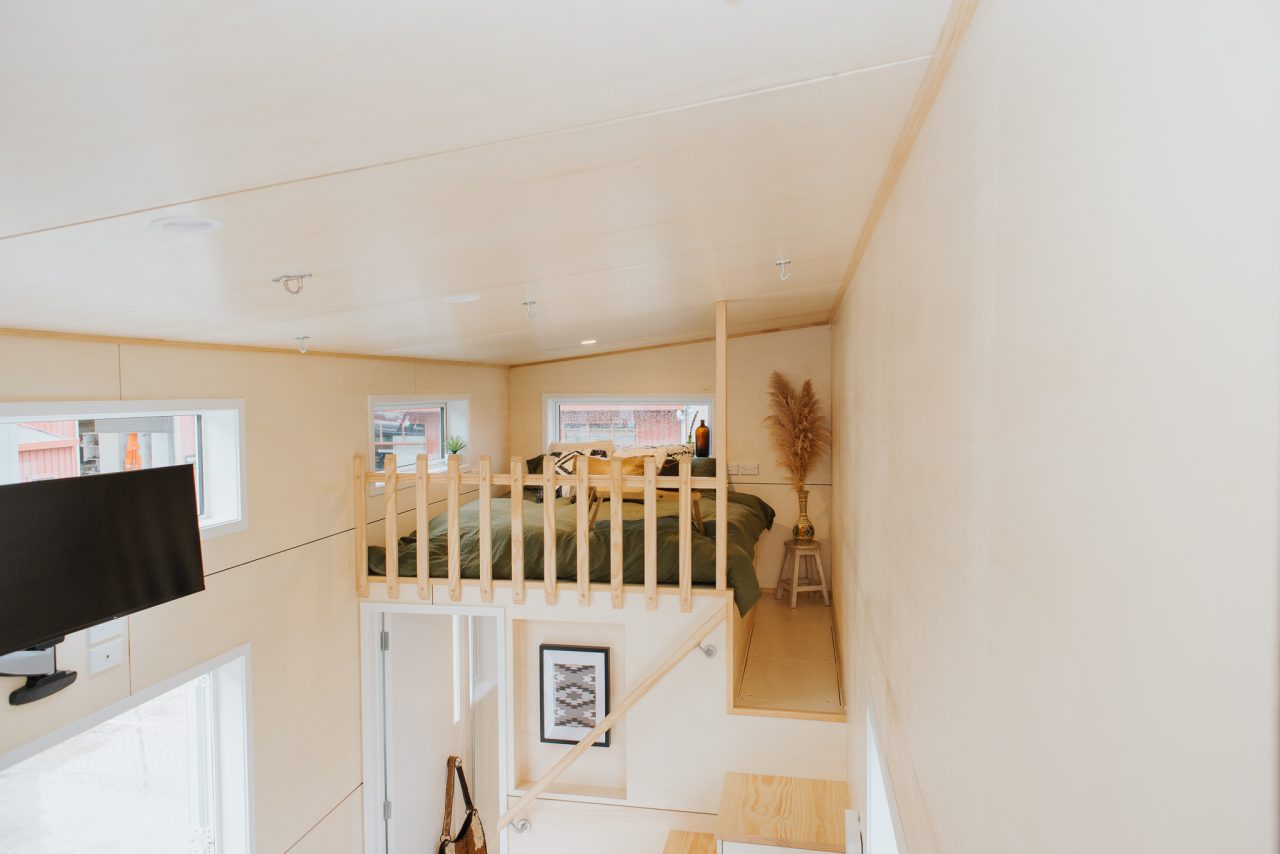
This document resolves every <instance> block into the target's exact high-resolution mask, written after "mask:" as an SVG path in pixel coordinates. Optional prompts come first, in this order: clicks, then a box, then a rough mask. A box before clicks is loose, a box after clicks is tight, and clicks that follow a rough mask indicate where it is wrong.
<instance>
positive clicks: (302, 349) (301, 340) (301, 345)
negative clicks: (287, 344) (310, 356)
mask: <svg viewBox="0 0 1280 854" xmlns="http://www.w3.org/2000/svg"><path fill="white" fill-rule="evenodd" d="M293 340H294V341H297V342H298V352H299V353H306V352H307V342H308V341H310V340H311V336H310V335H298V336H296V337H294V339H293Z"/></svg>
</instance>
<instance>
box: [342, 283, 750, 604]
mask: <svg viewBox="0 0 1280 854" xmlns="http://www.w3.org/2000/svg"><path fill="white" fill-rule="evenodd" d="M727 345H728V309H727V305H726V303H724V302H720V303H717V305H716V346H715V358H716V365H715V388H716V394H715V421H714V423H715V424H716V425H717V430H718V436H717V439H716V445H717V454H718V456H719V457H721V458H722V459H728V445H729V430H728V420H729V418H728V398H727V386H728V346H727ZM587 459H588V464H587V465H577V466H576V467H575V468H574V469H573V470H572V472H564V471H557V467H556V466H546V467H544V468H543V469H542V471H540V472H537V473H533V472H531V471H530V470H529V468H528V466H527V463H526V461H525V460H524V459H522V458H520V457H513V458H512V459H511V467H510V470H509V471H508V472H507V473H502V474H495V473H494V472H493V470H492V469H493V466H492V460H491V458H490V457H488V456H482V457H480V460H479V463H480V465H479V471H476V472H465V473H464V472H463V471H462V469H461V465H460V463H459V460H458V457H457V456H450V457H449V458H448V469H447V471H446V472H444V473H432V472H431V471H430V470H429V465H428V459H427V457H426V456H418V457H417V459H416V466H415V469H414V473H413V474H408V473H404V472H400V471H399V470H398V469H397V461H396V458H395V455H393V454H389V455H387V457H386V458H385V461H384V466H383V467H384V471H383V472H370V471H367V469H366V461H365V457H364V455H363V454H357V455H356V457H355V460H354V469H353V515H354V520H355V564H356V591H357V593H358V595H359V596H360V597H362V598H367V597H368V596H369V586H370V580H371V578H372V577H376V570H377V569H378V566H379V564H380V565H381V568H382V575H381V576H380V580H381V581H382V582H383V583H385V585H386V595H387V597H388V598H390V599H398V598H399V597H400V579H401V577H402V576H407V577H411V578H414V580H415V584H416V587H417V593H418V598H419V599H420V600H423V601H430V599H431V589H430V588H431V579H432V578H433V577H436V578H443V579H446V580H447V582H448V595H449V599H450V600H451V601H453V602H458V601H461V599H462V590H463V587H464V586H478V587H479V590H480V598H481V601H483V602H486V603H487V602H492V601H493V593H494V587H495V584H502V585H509V586H510V588H511V598H512V602H513V603H515V604H522V603H523V602H524V601H525V597H526V584H527V583H529V582H534V583H537V584H540V585H541V587H542V588H543V593H544V596H545V598H546V601H547V602H548V603H549V604H554V603H555V602H556V601H557V599H558V596H559V588H560V586H561V580H563V581H564V582H565V584H566V586H567V585H568V584H573V585H574V587H575V588H576V590H577V593H578V602H579V604H580V605H583V606H589V605H590V604H591V601H592V596H591V594H592V585H593V582H594V583H595V584H603V583H605V582H606V581H607V584H608V590H609V594H610V601H611V603H612V606H613V607H614V608H621V607H623V603H624V601H625V596H624V592H625V591H626V590H627V589H629V588H631V589H642V590H643V591H644V600H645V606H646V607H647V608H650V609H653V608H656V607H657V605H658V597H659V595H660V592H662V591H675V592H678V594H679V597H680V609H681V610H682V611H686V612H687V611H691V610H692V608H693V600H692V597H693V590H694V585H695V576H696V578H697V582H696V583H697V584H698V585H699V586H700V587H705V588H712V589H714V591H716V592H717V593H719V594H722V595H724V596H725V597H726V598H727V597H728V596H730V595H732V596H733V597H734V598H735V600H736V602H737V604H738V607H739V611H740V612H741V613H744V614H745V613H746V610H747V608H749V607H750V605H751V604H754V602H755V600H756V599H758V598H759V595H760V591H759V582H758V580H757V578H756V575H755V567H754V551H755V542H756V540H757V539H758V538H759V536H760V534H761V533H763V531H764V530H765V529H766V528H768V527H769V526H770V525H771V524H772V521H773V510H772V508H769V507H768V505H767V504H765V503H764V502H763V501H761V500H760V499H759V498H756V497H755V496H749V495H746V494H745V493H734V494H732V495H731V493H730V492H729V483H728V478H727V473H726V469H727V467H726V466H716V467H715V469H714V472H713V473H712V474H710V475H703V476H697V477H695V476H694V474H693V461H692V459H690V458H688V457H684V458H681V459H678V460H677V461H676V463H675V467H674V469H663V471H662V472H661V473H660V472H659V463H658V460H657V458H656V457H654V456H649V455H646V456H643V457H640V458H638V460H639V461H638V462H637V458H631V461H630V462H626V461H624V458H623V457H620V456H612V457H610V458H608V459H593V458H589V457H587ZM671 471H673V472H674V473H669V472H671ZM406 481H408V482H411V483H412V484H413V485H414V488H415V503H416V525H415V532H414V534H413V535H411V537H409V538H404V539H403V540H402V538H401V537H400V536H399V532H398V527H397V523H398V517H399V508H398V492H399V489H400V487H401V486H402V485H403V484H404V483H405V482H406ZM441 481H443V482H444V483H445V485H446V487H447V511H446V512H445V513H443V514H440V515H439V516H437V517H436V518H435V519H431V518H429V513H428V505H429V492H428V490H429V488H430V486H431V484H433V483H435V484H439V483H440V482H441ZM379 483H380V484H383V486H384V489H383V502H384V507H383V519H384V521H383V524H384V529H385V533H386V540H385V542H386V543H387V544H388V546H391V545H394V546H395V549H394V550H395V552H396V557H395V560H394V561H388V560H387V559H386V556H385V553H383V554H382V555H381V556H380V555H379V553H378V552H377V551H376V550H375V551H373V557H372V560H371V555H370V549H369V547H368V542H367V540H368V530H367V521H366V519H367V516H366V514H367V502H368V487H369V485H370V484H379ZM463 486H467V487H472V486H474V487H475V491H476V493H477V497H476V498H475V499H474V500H473V501H471V502H468V503H466V504H464V503H463V501H462V488H463ZM526 486H530V487H535V488H537V487H540V488H541V489H542V492H543V494H544V495H545V496H547V497H548V498H547V500H545V501H542V502H541V503H538V502H536V501H529V500H523V498H524V496H525V495H526V491H525V487H526ZM495 487H498V488H503V487H507V488H510V494H511V496H520V497H522V500H519V501H513V500H511V498H509V497H502V496H498V497H495V496H494V494H493V490H494V488H495ZM562 492H563V493H569V492H572V493H574V494H575V496H582V497H584V500H574V501H572V502H567V501H566V499H565V498H562V497H560V496H561V494H562ZM609 496H623V497H624V499H626V500H621V501H615V500H609ZM637 506H638V507H639V508H640V509H636V508H637ZM539 517H541V518H539ZM464 518H465V519H466V522H467V524H466V525H464ZM442 519H443V521H441V520H442ZM719 520H728V524H727V528H728V529H729V534H728V535H727V536H723V537H721V536H717V535H716V534H717V533H718V525H717V522H718V521H719ZM695 523H696V524H695ZM424 539H425V540H426V544H425V547H424V544H423V540H424ZM464 543H465V547H464ZM570 546H571V547H570ZM410 552H411V554H410ZM464 553H465V554H466V555H468V558H467V560H466V561H465V562H466V564H467V567H466V570H467V571H466V572H465V573H464V571H463V570H464V566H463V565H464ZM731 553H732V555H733V560H732V565H733V573H732V575H733V581H734V584H733V589H732V593H731V592H730V586H729V581H730V565H731V560H730V555H731ZM695 554H696V555H697V560H696V561H695ZM379 558H380V560H379ZM388 563H392V564H394V565H395V566H397V567H398V570H399V571H397V572H391V573H387V572H386V565H387V564H388ZM695 565H696V567H697V571H696V572H695ZM546 566H555V567H556V571H555V572H553V573H543V571H542V568H543V567H546ZM371 569H373V570H375V572H374V573H372V574H371ZM495 580H496V581H495Z"/></svg>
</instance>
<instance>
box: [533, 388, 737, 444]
mask: <svg viewBox="0 0 1280 854" xmlns="http://www.w3.org/2000/svg"><path fill="white" fill-rule="evenodd" d="M566 403H588V404H591V403H596V404H599V403H616V404H628V403H683V404H686V405H688V404H697V405H699V406H701V407H705V408H706V410H707V415H706V418H701V419H699V420H703V421H706V422H707V427H709V428H710V429H711V456H713V457H714V456H715V451H716V436H717V434H718V431H717V430H716V425H715V405H716V396H715V393H714V392H703V393H701V394H688V393H685V394H616V393H613V392H610V393H608V394H600V393H595V394H564V393H548V394H544V395H542V448H541V450H540V453H541V452H545V451H546V449H547V448H548V447H549V446H550V444H551V443H552V442H559V441H560V438H559V437H560V406H561V405H562V404H566ZM675 444H681V445H682V444H684V443H683V442H677V443H675Z"/></svg>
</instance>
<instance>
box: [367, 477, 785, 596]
mask: <svg viewBox="0 0 1280 854" xmlns="http://www.w3.org/2000/svg"><path fill="white" fill-rule="evenodd" d="M660 503H662V504H664V505H665V508H666V509H664V510H663V511H662V512H663V515H660V516H659V518H658V520H657V527H658V583H659V584H678V583H679V582H680V557H679V548H680V526H679V520H678V519H677V517H676V516H675V515H674V513H673V512H671V508H673V507H674V506H675V502H674V501H670V502H660ZM701 509H702V519H703V528H704V530H705V531H706V533H705V534H699V533H698V532H697V531H696V530H695V531H694V532H693V548H692V552H693V583H694V584H697V585H714V584H715V582H716V548H715V538H716V536H717V532H718V530H719V525H718V522H719V520H717V519H716V517H715V500H714V498H711V497H709V496H705V495H704V496H703V497H702V499H701ZM542 512H543V505H542V504H540V503H536V502H534V501H527V500H526V501H525V502H524V577H525V578H527V579H531V580H541V579H542ZM576 514H577V507H576V505H574V504H571V503H570V502H568V501H567V500H565V499H563V498H561V499H559V500H557V502H556V578H558V579H563V580H565V581H569V582H572V581H574V580H576V579H577V577H578V547H577V522H576ZM459 515H460V517H461V529H462V535H461V541H460V550H459V552H460V558H461V561H460V562H461V568H462V577H463V578H478V577H479V576H480V546H479V528H480V505H479V504H477V503H476V502H474V501H473V502H471V503H469V504H464V505H463V506H462V507H461V508H460V510H459ZM773 517H774V511H773V508H772V507H770V506H769V505H768V504H766V503H765V502H764V501H762V500H761V499H760V498H758V497H756V496H754V495H749V494H747V493H744V492H730V493H729V508H728V520H727V521H728V530H729V548H728V555H729V562H728V583H729V586H730V587H732V588H733V598H734V602H736V603H737V606H738V610H739V612H741V613H742V614H746V613H747V611H748V610H750V609H751V606H752V605H754V604H755V603H756V600H758V599H759V598H760V582H759V580H758V579H757V578H756V570H755V549H756V541H757V540H758V539H760V535H761V534H763V533H764V532H765V530H766V529H768V528H769V527H771V526H772V525H773ZM446 526H447V517H446V514H443V513H442V514H440V515H439V516H436V517H435V518H434V519H432V520H431V562H430V567H431V577H432V578H447V577H448V575H449V570H448V567H449V559H448V545H447V543H446V539H447V537H446V533H447V531H446ZM587 551H588V554H589V556H590V558H591V580H592V581H593V582H601V583H605V584H607V583H608V582H609V576H610V567H609V503H608V502H607V501H606V502H605V503H604V506H602V507H601V508H600V512H599V514H598V516H597V519H596V524H595V526H594V527H593V528H592V529H591V535H590V541H589V543H588V549H587ZM622 554H623V569H622V573H623V581H624V582H625V583H626V584H643V583H644V507H643V506H642V505H641V504H639V503H635V502H624V504H623V522H622ZM417 565H418V543H417V534H416V532H415V533H413V534H410V535H408V536H407V537H401V538H400V575H401V577H405V576H414V575H417ZM369 573H370V574H371V575H385V574H386V553H385V550H384V549H382V548H381V547H379V546H370V548H369ZM493 577H494V578H502V579H508V578H510V577H511V499H510V498H495V499H493Z"/></svg>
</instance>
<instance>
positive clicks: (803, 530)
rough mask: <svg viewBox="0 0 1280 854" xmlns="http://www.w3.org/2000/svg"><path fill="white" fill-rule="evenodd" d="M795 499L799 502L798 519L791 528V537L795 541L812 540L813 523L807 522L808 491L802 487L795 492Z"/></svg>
mask: <svg viewBox="0 0 1280 854" xmlns="http://www.w3.org/2000/svg"><path fill="white" fill-rule="evenodd" d="M796 498H797V499H799V501H800V518H798V519H796V523H795V524H794V525H792V526H791V537H792V539H795V540H812V539H813V533H814V531H813V522H811V521H809V490H807V489H805V488H804V487H803V485H802V486H801V488H800V489H797V490H796Z"/></svg>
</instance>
